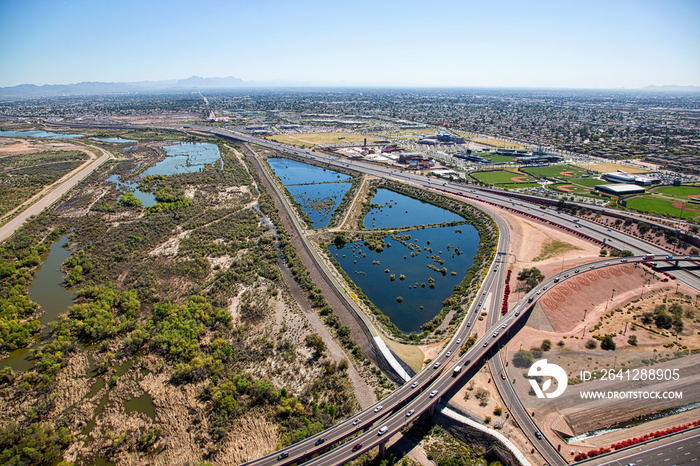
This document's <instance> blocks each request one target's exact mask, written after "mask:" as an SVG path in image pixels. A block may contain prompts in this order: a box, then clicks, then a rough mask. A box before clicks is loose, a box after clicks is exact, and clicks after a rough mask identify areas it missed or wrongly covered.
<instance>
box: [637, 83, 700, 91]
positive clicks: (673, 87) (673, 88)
mask: <svg viewBox="0 0 700 466" xmlns="http://www.w3.org/2000/svg"><path fill="white" fill-rule="evenodd" d="M642 90H644V91H661V92H700V86H678V85H676V84H670V85H666V86H653V85H652V86H646V87H643V88H642Z"/></svg>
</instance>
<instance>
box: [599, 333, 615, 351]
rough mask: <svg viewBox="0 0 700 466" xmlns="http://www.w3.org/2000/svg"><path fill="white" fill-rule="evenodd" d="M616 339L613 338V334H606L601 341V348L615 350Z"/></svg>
mask: <svg viewBox="0 0 700 466" xmlns="http://www.w3.org/2000/svg"><path fill="white" fill-rule="evenodd" d="M615 346H616V345H615V340H613V335H605V336H604V337H603V339H602V340H601V342H600V348H601V349H604V350H608V351H614V350H615Z"/></svg>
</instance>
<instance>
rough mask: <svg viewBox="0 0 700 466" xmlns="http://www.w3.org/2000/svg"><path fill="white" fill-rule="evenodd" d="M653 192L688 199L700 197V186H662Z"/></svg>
mask: <svg viewBox="0 0 700 466" xmlns="http://www.w3.org/2000/svg"><path fill="white" fill-rule="evenodd" d="M651 192H652V193H654V194H656V193H663V194H666V195H668V196H673V197H680V198H683V199H688V196H700V186H661V187H658V188H655V189H654V190H652V191H651Z"/></svg>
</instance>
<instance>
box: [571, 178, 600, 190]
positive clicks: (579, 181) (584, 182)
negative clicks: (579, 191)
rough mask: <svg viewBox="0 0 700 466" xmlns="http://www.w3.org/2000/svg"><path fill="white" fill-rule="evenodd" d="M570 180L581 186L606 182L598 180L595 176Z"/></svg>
mask: <svg viewBox="0 0 700 466" xmlns="http://www.w3.org/2000/svg"><path fill="white" fill-rule="evenodd" d="M571 182H572V183H573V184H578V185H581V186H587V187H589V188H592V187H594V186H596V185H598V184H606V182H605V181H603V180H599V179H597V178H573V179H571Z"/></svg>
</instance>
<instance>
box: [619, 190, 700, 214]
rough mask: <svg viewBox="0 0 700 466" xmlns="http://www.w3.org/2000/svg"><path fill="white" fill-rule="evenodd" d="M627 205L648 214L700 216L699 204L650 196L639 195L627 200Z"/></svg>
mask: <svg viewBox="0 0 700 466" xmlns="http://www.w3.org/2000/svg"><path fill="white" fill-rule="evenodd" d="M627 207H629V208H631V209H635V210H639V211H641V212H647V213H650V214H659V215H669V216H671V217H674V218H681V212H682V214H683V217H682V218H684V219H688V218H695V217H698V216H700V205H696V204H689V203H684V202H680V201H674V200H672V199H661V198H659V197H652V196H639V197H633V198H632V199H628V200H627Z"/></svg>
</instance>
